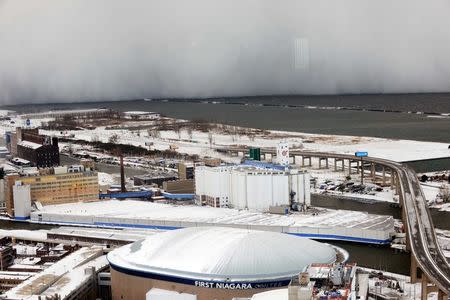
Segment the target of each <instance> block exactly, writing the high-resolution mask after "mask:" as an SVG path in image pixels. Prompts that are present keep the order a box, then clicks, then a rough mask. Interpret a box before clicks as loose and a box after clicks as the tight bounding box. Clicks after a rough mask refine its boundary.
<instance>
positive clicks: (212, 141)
mask: <svg viewBox="0 0 450 300" xmlns="http://www.w3.org/2000/svg"><path fill="white" fill-rule="evenodd" d="M43 121H48V119H32V120H31V124H32V126H39V125H40V124H41V123H42V122H43ZM172 121H174V122H175V120H172ZM11 122H14V123H11ZM24 123H25V120H23V119H21V118H20V117H19V116H15V117H14V116H13V117H11V120H9V121H8V120H5V121H0V133H4V132H5V131H11V130H14V128H15V127H17V126H24ZM133 124H134V123H133ZM136 124H141V125H144V123H136ZM145 124H146V123H145ZM240 129H242V128H240ZM41 132H42V133H43V134H48V135H54V136H65V137H67V136H71V135H73V136H74V138H75V139H79V140H86V141H102V142H108V141H109V139H110V138H111V137H112V136H115V135H117V136H118V137H119V139H118V142H120V143H123V144H130V145H134V146H140V147H145V148H149V147H151V148H152V149H157V150H168V149H170V148H171V147H172V148H174V147H175V148H176V149H177V151H178V152H180V153H185V154H191V155H193V154H196V155H199V156H210V157H217V158H222V159H224V160H226V161H230V162H233V161H234V160H236V158H230V157H227V156H225V155H224V154H222V153H218V152H217V151H215V149H216V148H224V147H228V146H252V147H262V148H266V147H271V148H274V147H276V145H277V144H278V143H279V142H280V141H282V140H283V141H288V142H289V144H290V147H291V148H292V149H304V150H310V151H322V152H336V153H345V154H352V153H354V152H355V151H368V152H369V155H370V156H374V157H379V158H385V159H391V160H395V161H413V160H423V159H434V158H445V157H450V149H448V146H449V145H448V144H444V143H434V142H420V141H411V140H393V139H383V138H373V137H356V136H335V135H320V134H306V133H298V132H285V131H263V132H261V131H259V132H258V131H255V130H251V129H242V130H239V132H240V133H239V134H238V133H235V134H234V133H230V132H232V130H231V131H230V130H228V131H227V132H224V131H223V130H219V129H214V130H213V131H212V132H211V133H212V134H210V133H208V132H201V131H196V130H192V131H191V130H186V129H181V130H180V131H177V132H175V131H172V130H166V131H159V132H158V134H157V136H151V135H152V134H149V132H147V130H132V131H131V130H127V129H113V130H108V129H107V128H106V127H97V128H96V129H94V130H87V129H86V130H74V131H65V132H63V133H61V132H60V131H46V130H41ZM149 145H151V146H149Z"/></svg>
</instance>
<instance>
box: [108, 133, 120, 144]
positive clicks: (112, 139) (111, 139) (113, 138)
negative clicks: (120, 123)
mask: <svg viewBox="0 0 450 300" xmlns="http://www.w3.org/2000/svg"><path fill="white" fill-rule="evenodd" d="M118 141H119V136H118V135H117V133H114V134H113V135H111V136H110V137H109V139H108V142H110V143H111V144H117V142H118Z"/></svg>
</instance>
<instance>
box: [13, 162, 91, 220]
mask: <svg viewBox="0 0 450 300" xmlns="http://www.w3.org/2000/svg"><path fill="white" fill-rule="evenodd" d="M5 181H6V194H5V202H6V211H7V213H8V214H9V215H10V216H14V217H15V218H19V219H26V218H28V217H29V216H30V210H31V203H32V202H39V203H40V204H42V205H50V204H62V203H71V202H85V201H94V200H98V191H99V187H98V176H97V173H96V172H94V171H91V170H86V169H84V167H83V166H69V167H55V168H51V169H41V170H37V169H36V168H34V172H28V173H27V175H26V176H24V175H20V174H10V175H8V176H6V179H5Z"/></svg>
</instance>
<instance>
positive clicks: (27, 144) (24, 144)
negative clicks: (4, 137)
mask: <svg viewBox="0 0 450 300" xmlns="http://www.w3.org/2000/svg"><path fill="white" fill-rule="evenodd" d="M17 145H18V146H22V147H26V148H31V149H38V148H40V147H42V145H41V144H38V143H33V142H30V141H21V142H19V143H17Z"/></svg>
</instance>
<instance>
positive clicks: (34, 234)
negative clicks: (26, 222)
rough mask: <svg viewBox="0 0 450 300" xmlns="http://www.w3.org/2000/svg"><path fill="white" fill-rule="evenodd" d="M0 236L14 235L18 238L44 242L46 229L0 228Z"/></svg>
mask: <svg viewBox="0 0 450 300" xmlns="http://www.w3.org/2000/svg"><path fill="white" fill-rule="evenodd" d="M0 236H9V237H14V238H16V239H20V240H31V241H40V242H45V241H46V240H47V231H46V230H3V229H0Z"/></svg>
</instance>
